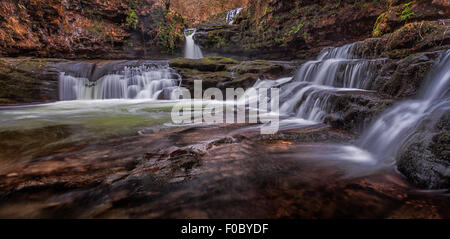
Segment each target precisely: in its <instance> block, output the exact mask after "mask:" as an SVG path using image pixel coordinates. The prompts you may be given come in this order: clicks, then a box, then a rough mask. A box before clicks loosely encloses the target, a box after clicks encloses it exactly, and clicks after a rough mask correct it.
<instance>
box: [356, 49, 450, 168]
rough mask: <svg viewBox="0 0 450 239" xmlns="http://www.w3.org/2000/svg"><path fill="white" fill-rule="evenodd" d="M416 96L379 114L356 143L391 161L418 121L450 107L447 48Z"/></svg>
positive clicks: (417, 124)
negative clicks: (358, 142) (359, 141)
mask: <svg viewBox="0 0 450 239" xmlns="http://www.w3.org/2000/svg"><path fill="white" fill-rule="evenodd" d="M425 82H426V85H425V86H423V87H424V88H423V91H422V92H421V94H420V95H419V97H418V98H417V99H413V100H406V101H403V102H400V103H398V104H397V105H395V106H393V107H392V108H390V109H388V110H387V111H386V112H385V113H383V114H382V115H381V116H380V117H379V118H378V119H377V120H376V121H375V123H373V125H372V126H371V127H370V128H369V129H368V130H367V131H366V132H365V133H364V134H363V137H362V140H361V143H360V146H361V147H362V148H365V149H367V150H368V151H370V152H372V153H373V154H377V155H378V158H380V159H384V160H393V159H394V158H395V156H396V154H397V153H398V151H399V150H400V148H401V147H402V146H403V144H404V143H405V142H406V141H407V140H408V138H409V136H411V135H412V134H413V133H414V132H415V130H416V128H417V127H418V126H419V125H420V123H421V122H423V121H424V120H426V119H427V118H428V116H431V115H433V116H434V117H433V118H436V114H438V115H439V114H442V113H444V112H445V111H448V110H449V109H450V92H449V89H450V51H447V52H446V53H445V54H444V55H443V56H442V57H441V60H440V62H439V63H438V64H437V65H436V66H435V68H434V70H433V71H432V72H431V73H430V74H429V76H428V78H427V80H426V81H425Z"/></svg>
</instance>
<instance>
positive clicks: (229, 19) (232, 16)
mask: <svg viewBox="0 0 450 239" xmlns="http://www.w3.org/2000/svg"><path fill="white" fill-rule="evenodd" d="M242 10H243V8H236V9H233V10H231V11H228V12H227V17H226V18H225V22H227V23H228V24H229V25H233V24H234V19H235V18H236V17H237V15H239V13H241V12H242Z"/></svg>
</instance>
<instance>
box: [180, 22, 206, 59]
mask: <svg viewBox="0 0 450 239" xmlns="http://www.w3.org/2000/svg"><path fill="white" fill-rule="evenodd" d="M195 33H197V29H194V28H192V29H186V30H185V31H184V36H185V38H186V46H185V48H184V57H185V58H188V59H201V58H203V53H202V50H201V49H200V47H199V46H198V45H197V44H195V41H194V36H195Z"/></svg>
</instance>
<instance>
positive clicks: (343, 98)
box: [325, 92, 394, 133]
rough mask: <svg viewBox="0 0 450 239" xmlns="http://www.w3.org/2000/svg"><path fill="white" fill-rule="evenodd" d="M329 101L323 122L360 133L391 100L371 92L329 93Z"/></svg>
mask: <svg viewBox="0 0 450 239" xmlns="http://www.w3.org/2000/svg"><path fill="white" fill-rule="evenodd" d="M328 102H331V104H330V105H329V109H328V112H327V113H328V115H327V116H326V117H325V122H327V123H329V124H330V125H332V126H333V127H335V128H337V129H343V130H348V131H351V132H354V133H361V132H362V131H363V130H364V129H366V128H367V127H368V126H369V125H370V123H371V122H372V121H373V120H375V118H376V117H377V116H378V115H379V114H380V113H381V112H382V111H384V110H386V109H387V108H388V107H390V106H392V104H393V102H394V101H392V100H390V99H384V98H380V97H379V96H378V95H377V94H374V93H371V92H337V93H330V96H329V98H328Z"/></svg>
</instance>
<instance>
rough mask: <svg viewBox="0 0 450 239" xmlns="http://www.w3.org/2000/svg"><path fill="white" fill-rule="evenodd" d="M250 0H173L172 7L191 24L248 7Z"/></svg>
mask: <svg viewBox="0 0 450 239" xmlns="http://www.w3.org/2000/svg"><path fill="white" fill-rule="evenodd" d="M249 2H250V0H172V1H170V7H171V8H172V9H174V10H175V11H177V12H179V13H180V14H181V15H183V17H184V18H185V19H186V21H187V23H188V24H189V25H196V24H200V23H202V22H205V21H207V20H209V19H210V18H211V17H212V16H215V15H218V14H221V13H223V12H225V11H228V10H231V9H235V8H243V7H246V6H247V4H248V3H249Z"/></svg>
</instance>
